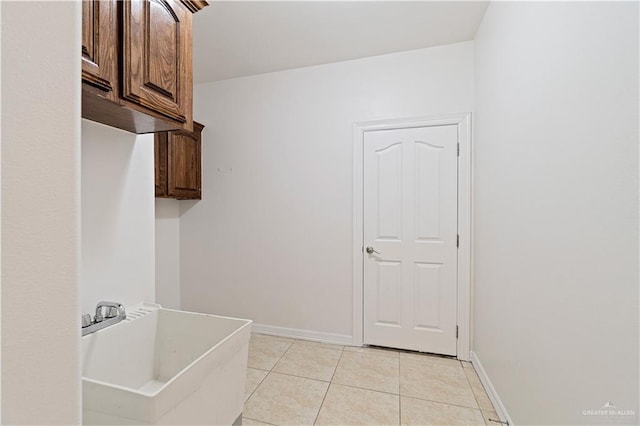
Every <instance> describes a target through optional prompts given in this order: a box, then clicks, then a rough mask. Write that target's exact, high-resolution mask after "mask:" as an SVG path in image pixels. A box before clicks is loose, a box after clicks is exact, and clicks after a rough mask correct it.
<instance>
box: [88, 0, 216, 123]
mask: <svg viewBox="0 0 640 426" xmlns="http://www.w3.org/2000/svg"><path fill="white" fill-rule="evenodd" d="M207 5H208V3H207V2H206V1H203V0H192V1H188V0H125V1H116V0H85V1H83V3H82V81H83V86H82V87H83V91H82V117H84V118H87V119H89V120H93V121H97V122H100V123H103V124H107V125H109V126H113V127H117V128H120V129H123V130H127V131H130V132H133V133H151V132H160V131H167V130H174V129H183V130H189V131H190V130H192V126H193V116H192V104H193V70H192V56H193V51H192V49H193V48H192V21H193V16H192V14H193V13H194V12H197V11H198V10H200V9H202V8H203V7H205V6H207Z"/></svg>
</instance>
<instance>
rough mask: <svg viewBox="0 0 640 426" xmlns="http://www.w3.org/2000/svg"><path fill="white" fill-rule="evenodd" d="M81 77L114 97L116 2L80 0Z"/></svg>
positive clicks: (115, 94) (116, 77) (115, 77)
mask: <svg viewBox="0 0 640 426" xmlns="http://www.w3.org/2000/svg"><path fill="white" fill-rule="evenodd" d="M82 80H83V82H84V83H86V84H88V85H90V86H92V87H94V88H97V89H99V90H100V91H102V92H104V93H102V96H105V97H107V98H109V99H112V100H115V99H116V98H117V93H116V92H117V87H118V22H117V2H116V1H112V0H88V1H83V2H82Z"/></svg>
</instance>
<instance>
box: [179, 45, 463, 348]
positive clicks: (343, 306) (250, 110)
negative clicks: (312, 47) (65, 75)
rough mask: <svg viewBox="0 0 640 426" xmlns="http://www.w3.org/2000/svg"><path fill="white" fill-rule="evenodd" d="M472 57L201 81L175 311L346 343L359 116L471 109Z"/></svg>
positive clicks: (452, 50)
mask: <svg viewBox="0 0 640 426" xmlns="http://www.w3.org/2000/svg"><path fill="white" fill-rule="evenodd" d="M472 66H473V43H472V42H466V43H460V44H455V45H449V46H442V47H436V48H429V49H421V50H415V51H409V52H402V53H396V54H391V55H384V56H378V57H372V58H366V59H359V60H354V61H348V62H341V63H334V64H328V65H321V66H314V67H309V68H302V69H295V70H289V71H283V72H276V73H271V74H263V75H257V76H252V77H245V78H238V79H232V80H226V81H220V82H214V83H209V84H201V85H197V86H196V89H195V101H194V116H195V117H196V119H197V120H198V121H200V122H202V123H203V124H205V126H206V127H205V130H204V135H203V150H202V152H203V157H204V161H203V174H202V176H203V196H202V198H203V199H202V201H200V202H185V201H182V202H181V208H182V211H181V219H180V241H181V245H180V250H181V251H180V258H181V266H182V267H181V285H182V291H181V302H182V308H183V309H186V310H197V311H203V312H211V313H216V314H223V315H232V316H239V317H247V318H251V319H254V320H255V321H256V323H258V324H266V325H270V326H278V327H288V328H294V329H303V330H312V331H316V332H324V333H333V334H337V335H339V336H337V337H338V338H349V337H350V336H351V334H352V310H353V302H352V291H353V287H352V260H351V250H352V241H351V238H352V220H353V218H352V179H353V176H352V170H353V168H352V167H353V155H352V146H353V141H352V136H353V123H354V122H355V121H360V120H371V119H379V118H391V117H405V116H417V115H425V114H441V113H452V112H468V111H471V110H472V107H473V97H472V96H473V76H472Z"/></svg>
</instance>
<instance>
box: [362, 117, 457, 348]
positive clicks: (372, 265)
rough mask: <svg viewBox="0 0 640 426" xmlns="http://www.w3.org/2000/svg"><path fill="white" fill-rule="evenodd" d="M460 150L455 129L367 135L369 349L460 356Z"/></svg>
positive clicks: (366, 305)
mask: <svg viewBox="0 0 640 426" xmlns="http://www.w3.org/2000/svg"><path fill="white" fill-rule="evenodd" d="M457 151H458V129H457V126H455V125H447V126H430V127H417V128H407V129H394V130H376V131H367V132H365V133H364V159H363V160H364V163H363V164H364V206H363V208H364V209H363V211H364V217H363V220H364V222H363V223H364V244H363V245H364V247H365V253H364V307H363V308H364V309H363V311H364V343H365V344H369V345H379V346H388V347H394V348H402V349H411V350H416V351H421V352H432V353H439V354H447V355H456V322H457V320H456V318H457V312H456V308H457V235H458V230H457V211H458V202H457V198H458V197H457V195H458V189H457V188H458V161H457V160H458V154H457ZM373 250H375V251H373Z"/></svg>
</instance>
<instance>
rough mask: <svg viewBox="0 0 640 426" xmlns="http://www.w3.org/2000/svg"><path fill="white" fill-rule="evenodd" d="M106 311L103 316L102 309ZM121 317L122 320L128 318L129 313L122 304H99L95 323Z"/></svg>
mask: <svg viewBox="0 0 640 426" xmlns="http://www.w3.org/2000/svg"><path fill="white" fill-rule="evenodd" d="M103 308H104V309H105V314H104V315H103V314H102V309H103ZM115 317H120V319H125V318H127V312H126V310H125V309H124V306H122V305H121V304H120V303H117V302H99V303H98V305H97V306H96V315H95V317H94V322H102V321H104V320H105V319H107V318H115Z"/></svg>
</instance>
